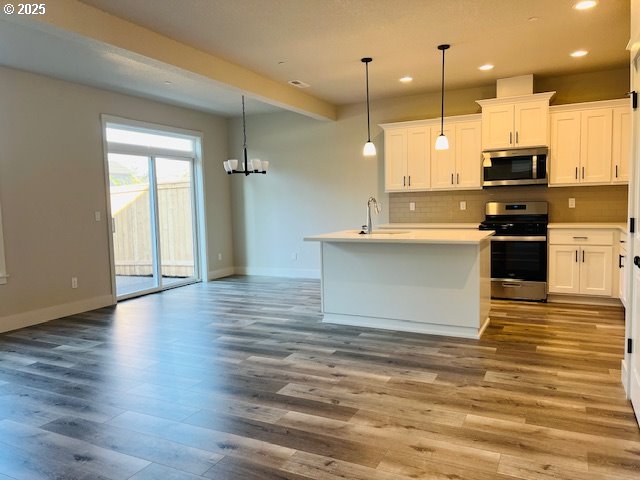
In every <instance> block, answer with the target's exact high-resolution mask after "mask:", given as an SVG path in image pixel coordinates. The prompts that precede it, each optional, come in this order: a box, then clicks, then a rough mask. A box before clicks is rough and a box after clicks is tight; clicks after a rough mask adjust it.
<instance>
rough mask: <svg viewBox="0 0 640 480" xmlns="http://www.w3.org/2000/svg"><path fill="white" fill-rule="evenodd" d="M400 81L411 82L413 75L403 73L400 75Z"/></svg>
mask: <svg viewBox="0 0 640 480" xmlns="http://www.w3.org/2000/svg"><path fill="white" fill-rule="evenodd" d="M400 81H401V82H402V83H409V82H413V77H410V76H409V75H405V76H404V77H400Z"/></svg>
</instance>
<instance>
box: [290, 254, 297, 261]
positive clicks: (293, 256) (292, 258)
mask: <svg viewBox="0 0 640 480" xmlns="http://www.w3.org/2000/svg"><path fill="white" fill-rule="evenodd" d="M291 260H298V253H297V252H293V253H292V254H291Z"/></svg>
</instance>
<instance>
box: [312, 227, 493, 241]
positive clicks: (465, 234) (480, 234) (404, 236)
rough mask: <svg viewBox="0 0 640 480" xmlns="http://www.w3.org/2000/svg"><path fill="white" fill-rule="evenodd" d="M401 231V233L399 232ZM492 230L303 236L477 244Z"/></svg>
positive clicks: (350, 231) (439, 230)
mask: <svg viewBox="0 0 640 480" xmlns="http://www.w3.org/2000/svg"><path fill="white" fill-rule="evenodd" d="M400 232H402V233H400ZM493 234H494V232H493V231H480V230H477V229H476V230H462V229H423V230H410V229H407V230H400V231H398V230H396V232H395V233H384V232H381V231H380V230H377V231H376V229H374V233H372V234H371V235H361V234H360V233H359V230H343V231H340V232H332V233H324V234H322V235H313V236H310V237H305V238H304V239H305V240H306V241H311V242H359V243H432V244H441V245H458V244H459V245H464V244H466V245H477V244H479V243H480V242H482V241H483V240H487V239H489V237H491V236H492V235H493Z"/></svg>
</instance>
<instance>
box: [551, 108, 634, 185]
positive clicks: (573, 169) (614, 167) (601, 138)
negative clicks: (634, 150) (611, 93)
mask: <svg viewBox="0 0 640 480" xmlns="http://www.w3.org/2000/svg"><path fill="white" fill-rule="evenodd" d="M625 104H626V100H612V101H604V102H589V103H582V104H574V105H562V106H557V107H552V108H551V115H550V124H551V141H550V145H549V172H550V173H549V185H551V186H562V185H605V184H611V183H627V182H628V177H629V173H628V172H629V145H630V114H628V116H627V115H625V114H627V112H629V108H628V106H625Z"/></svg>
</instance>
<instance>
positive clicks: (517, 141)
mask: <svg viewBox="0 0 640 480" xmlns="http://www.w3.org/2000/svg"><path fill="white" fill-rule="evenodd" d="M517 143H519V140H518V131H517V130H516V144H517Z"/></svg>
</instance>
